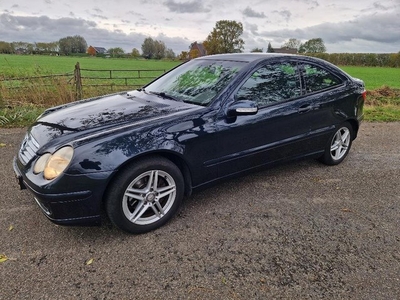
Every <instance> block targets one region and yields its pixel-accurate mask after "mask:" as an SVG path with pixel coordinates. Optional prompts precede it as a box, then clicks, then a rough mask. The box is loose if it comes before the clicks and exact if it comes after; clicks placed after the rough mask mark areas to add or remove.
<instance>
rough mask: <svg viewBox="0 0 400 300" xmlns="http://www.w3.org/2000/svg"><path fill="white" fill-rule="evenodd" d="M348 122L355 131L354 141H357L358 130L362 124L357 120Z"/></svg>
mask: <svg viewBox="0 0 400 300" xmlns="http://www.w3.org/2000/svg"><path fill="white" fill-rule="evenodd" d="M347 122H348V123H349V124H350V125H351V127H352V129H353V134H354V138H353V140H355V139H356V138H357V134H358V129H359V128H360V124H359V122H358V121H357V120H354V119H350V120H347Z"/></svg>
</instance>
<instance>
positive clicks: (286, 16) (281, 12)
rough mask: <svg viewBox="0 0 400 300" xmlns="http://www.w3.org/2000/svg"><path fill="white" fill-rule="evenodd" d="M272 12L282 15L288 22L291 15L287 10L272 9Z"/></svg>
mask: <svg viewBox="0 0 400 300" xmlns="http://www.w3.org/2000/svg"><path fill="white" fill-rule="evenodd" d="M273 13H276V14H278V15H280V16H281V17H283V18H284V19H285V20H286V22H289V20H290V17H291V16H292V13H291V12H290V11H288V10H281V11H277V10H274V11H273Z"/></svg>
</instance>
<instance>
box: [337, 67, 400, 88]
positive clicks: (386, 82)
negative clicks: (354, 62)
mask: <svg viewBox="0 0 400 300" xmlns="http://www.w3.org/2000/svg"><path fill="white" fill-rule="evenodd" d="M341 69H343V70H344V71H346V72H347V73H348V74H350V75H351V76H353V77H357V78H360V79H362V80H364V82H365V85H366V88H367V90H375V89H377V88H380V87H382V86H389V87H391V88H398V89H400V68H379V67H352V66H341Z"/></svg>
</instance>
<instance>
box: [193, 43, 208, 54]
mask: <svg viewBox="0 0 400 300" xmlns="http://www.w3.org/2000/svg"><path fill="white" fill-rule="evenodd" d="M189 53H190V56H191V58H195V57H199V56H205V55H207V50H206V48H205V47H204V45H203V44H202V43H197V42H194V43H192V44H191V45H190V52H189ZM194 54H195V55H194ZM192 56H194V57H192Z"/></svg>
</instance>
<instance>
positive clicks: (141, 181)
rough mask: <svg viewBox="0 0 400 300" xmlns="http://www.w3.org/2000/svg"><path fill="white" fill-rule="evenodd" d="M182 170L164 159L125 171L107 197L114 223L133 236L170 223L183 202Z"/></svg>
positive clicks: (140, 164)
mask: <svg viewBox="0 0 400 300" xmlns="http://www.w3.org/2000/svg"><path fill="white" fill-rule="evenodd" d="M183 189H184V183H183V176H182V173H181V171H180V170H179V168H178V167H177V166H176V165H175V164H173V163H172V162H171V161H169V160H167V159H164V158H162V157H152V158H146V159H143V160H140V161H137V162H135V163H134V164H132V165H131V166H129V167H127V168H125V169H123V170H122V171H121V173H120V174H118V175H117V177H116V178H115V180H114V181H113V182H112V184H111V186H110V188H109V189H108V192H107V195H106V199H105V201H106V211H107V214H108V217H109V218H110V220H111V222H112V223H113V224H114V225H115V226H117V227H118V228H120V229H122V230H124V231H127V232H129V233H144V232H148V231H151V230H154V229H156V228H158V227H160V226H162V225H164V224H165V223H166V222H168V221H169V220H170V219H171V218H172V217H173V216H174V215H175V213H176V212H177V210H178V208H179V206H180V204H181V202H182V199H183Z"/></svg>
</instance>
